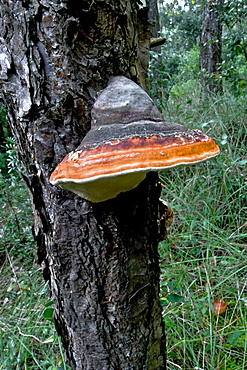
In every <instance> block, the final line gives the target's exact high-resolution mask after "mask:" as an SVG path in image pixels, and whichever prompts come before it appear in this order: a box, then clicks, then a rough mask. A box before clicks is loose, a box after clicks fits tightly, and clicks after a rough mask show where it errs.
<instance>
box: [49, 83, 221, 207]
mask: <svg viewBox="0 0 247 370" xmlns="http://www.w3.org/2000/svg"><path fill="white" fill-rule="evenodd" d="M218 153H219V148H218V146H217V145H216V144H215V142H214V141H213V140H212V139H211V138H209V137H208V136H207V135H205V134H204V133H202V132H201V131H199V130H189V129H188V128H186V127H184V126H182V125H179V124H176V123H168V122H165V121H164V120H163V119H162V116H161V113H160V112H159V110H158V109H157V108H156V107H155V105H154V103H153V101H152V99H151V98H150V97H149V95H148V94H147V93H146V92H145V91H144V90H142V89H141V88H140V87H139V86H138V85H137V84H135V83H134V82H133V81H131V80H129V79H127V78H126V77H122V76H119V77H114V78H112V79H111V80H110V82H109V85H108V86H107V87H106V89H104V90H103V92H102V93H101V95H100V96H99V97H98V99H97V100H96V102H95V104H94V107H93V109H92V128H91V129H90V131H89V132H88V134H87V135H86V136H85V138H84V139H83V140H82V143H81V145H80V146H79V147H78V148H77V149H76V150H75V151H74V152H72V153H69V154H68V155H67V156H66V157H65V158H64V159H63V161H62V162H61V163H60V164H58V166H57V167H56V169H55V170H54V172H53V173H52V174H51V177H50V182H51V183H52V184H53V185H60V186H61V187H62V188H64V189H68V190H70V191H72V192H74V193H76V194H78V195H80V196H81V197H83V198H85V199H87V200H90V201H92V202H96V203H97V202H102V201H105V200H108V199H111V198H115V197H116V196H117V195H118V194H119V193H121V192H125V191H128V190H131V189H133V188H134V187H136V186H137V185H138V184H139V183H140V182H141V181H142V180H144V178H145V176H146V174H147V173H148V172H149V171H159V170H164V169H167V168H170V167H175V166H178V165H186V164H192V163H197V162H201V161H203V160H206V159H208V158H211V157H214V156H216V155H217V154H218Z"/></svg>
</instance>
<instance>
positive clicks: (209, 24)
mask: <svg viewBox="0 0 247 370" xmlns="http://www.w3.org/2000/svg"><path fill="white" fill-rule="evenodd" d="M223 3H224V0H213V1H207V2H206V3H205V5H203V16H202V18H203V19H202V34H201V46H200V65H201V72H202V74H201V85H202V93H203V94H206V93H208V92H213V93H218V92H221V91H222V79H221V76H220V75H221V63H222V58H221V44H222V24H221V20H220V16H221V12H222V7H223Z"/></svg>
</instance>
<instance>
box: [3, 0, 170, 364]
mask: <svg viewBox="0 0 247 370" xmlns="http://www.w3.org/2000/svg"><path fill="white" fill-rule="evenodd" d="M137 3H138V2H137V1H132V0H118V1H116V0H105V1H100V0H95V1H92V0H90V1H89V0H84V1H78V0H76V1H75V0H70V1H63V2H61V1H57V0H52V1H50V0H49V1H48V0H25V1H24V0H23V1H15V0H6V1H0V12H1V20H0V22H1V23H0V35H1V37H0V38H1V44H0V49H1V50H0V53H1V59H0V64H1V68H0V79H1V90H2V91H1V95H2V98H3V101H4V104H5V106H6V108H7V110H8V118H9V122H10V125H11V128H12V132H13V135H14V137H15V139H16V142H17V146H18V156H19V158H20V161H21V163H22V165H23V167H24V169H25V173H24V174H23V178H24V179H25V181H26V183H27V186H28V188H29V190H30V194H31V198H32V204H33V212H34V236H35V239H36V241H37V245H38V257H39V262H40V263H41V262H42V263H44V264H45V270H44V271H45V276H46V277H47V278H49V280H50V287H51V292H52V297H53V300H54V305H55V314H54V321H55V325H56V328H57V332H58V333H59V335H60V336H61V338H62V342H63V345H64V348H65V351H66V355H67V358H68V361H69V364H70V365H71V367H72V369H74V370H81V369H87V370H94V369H95V370H99V369H100V370H103V369H104V370H110V369H126V370H127V369H128V370H130V369H136V370H138V369H148V370H152V369H153V370H158V369H165V359H164V353H165V352H164V333H163V327H162V317H161V310H160V306H159V266H158V253H157V242H158V227H157V218H158V199H159V194H160V188H159V185H158V182H157V176H156V175H155V174H149V176H147V178H146V180H144V181H143V182H142V183H141V184H140V185H139V186H138V187H137V188H136V189H134V190H132V191H130V192H127V193H124V194H121V195H120V196H118V197H117V198H115V199H113V200H110V201H107V202H103V203H99V204H92V203H90V202H87V201H85V200H83V199H82V198H80V197H78V196H76V195H75V194H72V193H71V192H69V191H65V190H62V189H60V188H58V187H53V186H51V184H50V183H49V176H50V174H51V172H52V171H53V170H54V168H55V166H56V164H57V163H59V162H60V161H61V160H62V159H63V157H64V156H65V155H66V154H67V153H68V152H70V151H72V150H74V149H75V148H76V147H77V146H78V145H79V144H80V141H81V140H82V138H83V137H84V136H85V134H86V132H87V131H88V130H89V128H90V110H91V107H92V105H93V103H94V101H95V99H96V97H97V94H98V93H99V92H100V90H102V89H103V88H104V87H105V86H106V85H107V82H108V80H109V77H110V76H112V75H119V74H121V75H125V76H127V77H129V78H132V79H133V80H134V81H136V82H138V83H139V84H140V85H141V86H142V87H143V88H145V89H147V86H148V84H147V74H146V71H147V65H148V52H149V51H148V47H149V27H148V22H147V9H139V8H138V5H137Z"/></svg>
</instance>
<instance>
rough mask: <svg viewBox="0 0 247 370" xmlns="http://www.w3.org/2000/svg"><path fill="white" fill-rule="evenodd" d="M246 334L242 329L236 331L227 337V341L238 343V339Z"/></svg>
mask: <svg viewBox="0 0 247 370" xmlns="http://www.w3.org/2000/svg"><path fill="white" fill-rule="evenodd" d="M243 334H245V332H244V331H243V330H242V331H236V332H235V333H233V334H231V335H229V337H228V338H227V342H228V343H230V344H236V343H237V341H238V338H239V337H240V336H241V335H243Z"/></svg>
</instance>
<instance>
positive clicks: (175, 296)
mask: <svg viewBox="0 0 247 370" xmlns="http://www.w3.org/2000/svg"><path fill="white" fill-rule="evenodd" d="M166 299H167V300H168V301H169V302H171V303H175V302H183V301H184V297H183V296H181V295H178V294H169V295H168V296H167V297H166Z"/></svg>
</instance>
